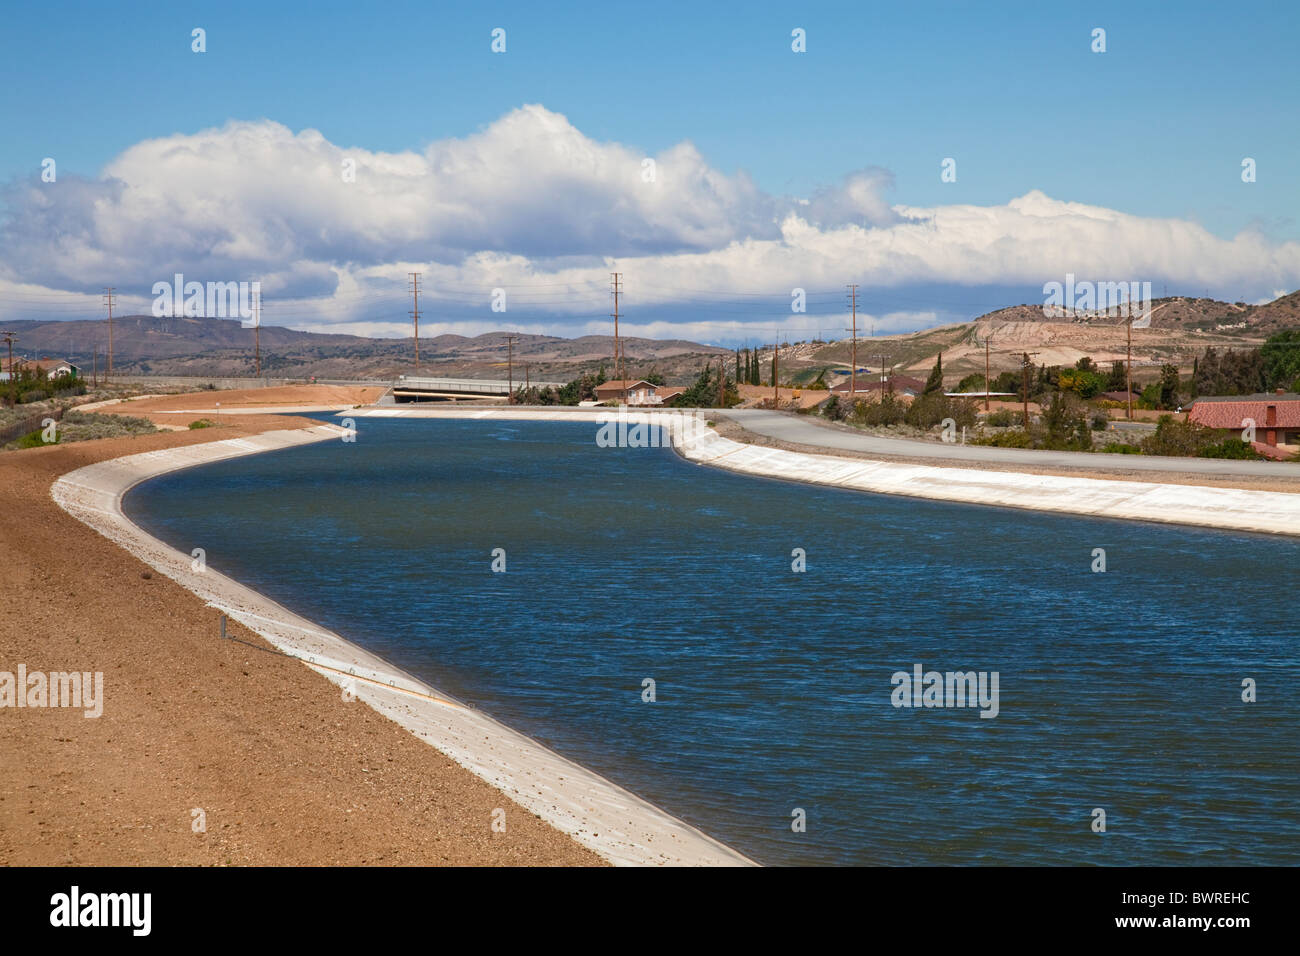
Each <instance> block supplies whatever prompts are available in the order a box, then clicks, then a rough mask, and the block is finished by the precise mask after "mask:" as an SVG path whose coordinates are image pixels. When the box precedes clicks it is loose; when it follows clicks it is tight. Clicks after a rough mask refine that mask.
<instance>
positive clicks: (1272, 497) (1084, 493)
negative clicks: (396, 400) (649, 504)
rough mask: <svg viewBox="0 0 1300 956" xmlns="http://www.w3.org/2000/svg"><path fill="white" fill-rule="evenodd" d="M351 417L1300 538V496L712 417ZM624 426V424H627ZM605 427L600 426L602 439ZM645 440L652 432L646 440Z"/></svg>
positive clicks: (881, 490)
mask: <svg viewBox="0 0 1300 956" xmlns="http://www.w3.org/2000/svg"><path fill="white" fill-rule="evenodd" d="M343 414H344V415H345V416H347V417H350V418H352V419H353V420H359V419H364V418H453V419H455V418H461V419H464V418H472V419H484V418H497V419H510V420H520V421H527V420H536V421H570V422H572V421H584V422H592V423H597V424H598V425H603V424H604V423H607V422H610V421H611V420H612V421H613V422H615V423H617V422H619V421H626V423H627V426H628V428H629V429H631V428H634V427H635V426H637V425H647V424H655V425H660V426H663V427H664V428H665V429H667V430H668V431H669V432H670V433H671V434H672V437H673V441H672V445H673V447H674V448H675V449H676V450H677V451H678V452H679V453H680V454H681V455H682V456H683V457H684V458H686V459H687V460H689V461H693V462H696V463H699V464H706V465H713V466H714V467H717V468H725V469H727V470H729V471H736V472H741V473H743V474H748V475H758V476H760V477H765V478H780V479H784V480H788V481H799V482H804V483H810V484H821V485H829V486H832V487H837V488H852V489H855V490H858V491H870V492H875V493H878V494H888V495H904V496H908V497H914V498H929V499H933V500H936V501H951V502H957V503H961V504H976V505H990V506H994V507H1003V508H1019V509H1027V510H1031V511H1050V512H1056V513H1060V514H1072V515H1082V516H1084V517H1090V518H1118V519H1124V520H1129V521H1154V522H1159V523H1163V524H1181V525H1196V526H1199V527H1205V528H1215V529H1218V530H1222V531H1251V532H1262V533H1266V534H1285V535H1300V494H1288V493H1285V492H1271V491H1252V490H1247V489H1240V488H1221V487H1213V486H1206V485H1175V484H1161V483H1159V482H1153V481H1120V480H1118V479H1113V478H1075V477H1069V476H1064V475H1034V474H1028V473H1025V472H1016V471H994V470H982V469H978V468H959V467H946V466H941V465H909V464H903V463H900V462H891V461H875V460H870V459H863V458H844V457H839V456H836V455H833V454H829V453H828V454H825V455H822V454H810V453H807V452H798V451H787V450H785V449H781V448H770V447H766V446H762V445H749V444H745V443H743V442H738V441H733V440H732V439H729V438H724V437H722V436H721V435H719V434H717V432H716V431H714V430H713V429H712V428H708V427H706V426H705V421H706V420H707V411H700V412H695V411H691V410H685V411H669V410H664V411H642V412H624V413H622V414H616V413H614V412H613V411H612V410H610V409H581V410H572V411H570V410H567V409H566V410H565V411H549V410H545V409H533V408H515V409H512V408H493V409H481V408H480V409H470V408H462V409H435V408H428V407H425V406H369V407H366V408H358V409H352V410H349V411H347V412H345V413H343ZM620 427H621V426H620ZM597 433H598V429H592V438H593V441H595V440H596V435H597ZM639 437H640V438H641V439H642V442H641V443H642V444H644V438H645V436H644V435H641V436H639Z"/></svg>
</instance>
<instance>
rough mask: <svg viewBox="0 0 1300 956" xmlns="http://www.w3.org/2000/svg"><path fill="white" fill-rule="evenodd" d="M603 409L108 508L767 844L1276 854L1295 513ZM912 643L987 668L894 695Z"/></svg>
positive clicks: (1066, 857) (318, 455)
mask: <svg viewBox="0 0 1300 956" xmlns="http://www.w3.org/2000/svg"><path fill="white" fill-rule="evenodd" d="M597 427H598V426H596V425H595V424H591V423H572V422H556V423H541V422H500V421H496V422H485V421H448V420H441V421H440V420H415V421H410V420H408V421H400V420H385V419H361V420H359V432H358V435H357V441H356V442H355V443H351V444H349V443H344V442H328V443H324V444H315V445H308V446H304V447H299V448H293V449H288V450H285V451H280V452H276V453H273V454H267V455H259V456H254V457H250V458H241V459H236V460H232V461H225V462H218V463H214V464H211V465H205V466H202V467H199V468H194V469H191V470H188V471H183V472H178V473H175V474H171V475H166V476H162V477H160V478H157V479H154V480H152V481H149V482H146V483H145V484H143V485H141V486H138V487H137V488H136V489H135V490H133V491H132V492H131V493H130V494H129V495H128V497H127V499H126V503H125V505H126V511H127V513H128V514H129V515H130V516H131V517H132V519H133V520H135V521H136V522H137V523H139V524H140V525H141V526H143V527H145V528H146V529H148V530H149V531H150V532H152V533H153V534H155V535H157V536H158V537H160V538H162V539H163V540H165V541H168V542H169V543H171V544H172V545H174V546H175V547H177V548H179V549H180V550H182V551H184V552H187V553H188V552H189V551H190V550H192V549H193V548H195V547H202V548H204V549H205V550H206V552H207V560H208V563H209V565H210V566H211V567H213V568H215V569H217V570H219V571H221V572H223V573H225V574H227V575H230V576H231V577H234V578H235V579H237V580H239V581H241V582H243V583H245V584H248V585H249V586H251V587H254V588H256V589H257V590H259V591H261V592H263V593H265V594H267V595H269V596H270V597H272V598H274V599H275V600H277V601H279V602H281V603H282V604H284V605H286V606H287V607H290V608H292V609H293V610H295V611H297V612H299V613H301V614H303V615H304V616H306V617H308V618H310V619H312V620H315V621H317V622H319V623H320V624H322V625H323V626H325V627H328V628H330V629H332V630H335V631H337V632H338V633H340V634H342V635H344V636H345V637H347V638H349V639H351V640H353V641H354V642H356V643H358V644H361V645H363V646H365V647H366V648H368V649H370V650H372V651H374V652H376V653H378V654H379V655H381V656H383V657H385V658H387V659H389V660H391V661H392V662H393V663H395V664H397V665H398V666H400V667H402V668H404V669H406V670H408V671H410V672H411V673H413V674H415V675H417V676H419V677H420V678H422V679H424V680H427V681H428V682H429V683H431V684H433V685H434V686H436V687H439V688H441V689H443V690H445V691H447V692H449V693H451V694H453V695H455V696H457V697H459V698H461V699H462V700H465V701H467V702H469V703H472V704H473V705H475V706H477V707H479V708H481V709H482V710H484V711H486V712H488V713H490V714H492V715H493V716H495V717H497V718H499V719H501V720H502V721H504V722H505V723H507V724H509V725H510V726H512V727H514V728H516V729H518V730H520V731H522V732H524V733H526V734H529V735H530V736H532V737H534V738H535V739H537V740H539V741H541V742H542V743H544V744H546V745H547V746H549V747H551V748H553V749H554V750H556V751H558V752H560V753H562V754H564V755H566V756H568V757H570V758H572V759H574V760H576V761H577V762H579V763H581V764H584V765H586V766H588V767H590V768H592V769H593V770H596V771H597V772H599V773H601V774H603V775H605V776H607V777H609V778H610V779H612V780H614V781H615V782H617V783H619V784H621V785H623V786H625V787H627V788H628V789H630V790H632V791H634V792H636V793H637V794H639V795H641V796H643V797H645V798H646V799H648V800H650V801H651V802H653V803H655V804H657V805H659V806H661V807H663V808H665V809H666V810H668V811H670V812H671V813H673V814H675V815H677V816H679V817H681V818H683V819H685V820H687V821H689V822H691V823H693V824H695V825H697V826H698V827H700V828H701V829H703V830H704V831H705V832H707V833H709V834H711V835H713V836H715V837H717V838H718V839H720V840H722V841H724V842H726V843H728V844H730V845H732V846H734V847H735V848H737V849H739V850H740V851H742V852H744V853H746V854H748V855H750V856H752V857H754V858H755V859H757V860H759V861H760V862H763V863H769V864H810V863H833V864H904V865H906V864H974V863H979V864H1102V865H1112V864H1173V865H1177V864H1184V863H1197V864H1211V865H1213V864H1263V863H1273V864H1291V865H1294V864H1296V863H1300V773H1298V772H1297V771H1298V769H1300V761H1298V760H1297V750H1298V749H1300V747H1298V743H1300V695H1297V693H1296V688H1297V687H1298V686H1300V662H1298V661H1297V654H1296V644H1297V623H1296V622H1297V619H1298V618H1300V598H1298V597H1297V594H1298V591H1297V587H1296V584H1297V579H1298V577H1300V576H1298V575H1297V568H1298V567H1300V541H1296V540H1293V539H1285V538H1271V537H1268V536H1262V535H1248V534H1233V533H1225V532H1218V531H1204V530H1197V529H1192V528H1179V527H1174V526H1161V525H1151V524H1142V523H1137V522H1120V521H1112V520H1104V519H1088V518H1072V517H1064V516H1060V515H1047V514H1036V513H1033V512H1026V511H1016V510H1011V509H999V508H985V507H977V506H969V505H950V504H944V503H939V502H933V501H924V500H920V499H910V498H902V497H889V496H882V495H871V494H863V493H858V492H849V491H841V490H836V489H829V488H819V487H816V486H812V485H800V484H792V483H786V482H779V481H774V480H767V479H761V478H751V477H746V476H741V475H735V474H730V473H727V472H723V471H718V470H715V469H711V468H707V467H702V466H698V465H694V464H691V463H689V462H686V461H684V460H682V459H680V458H678V457H677V455H676V454H675V453H674V452H673V451H672V450H671V449H662V448H636V449H620V448H601V447H598V446H597V445H596V443H595V435H596V429H597ZM497 549H500V550H499V551H498V550H497ZM1096 549H1103V550H1104V558H1105V571H1095V570H1093V569H1094V567H1098V566H1099V562H1098V555H1097V554H1096ZM494 552H495V553H496V556H497V557H496V559H495V560H496V562H497V566H498V567H499V566H500V562H501V560H502V559H503V560H504V562H505V571H504V572H494V571H493V569H492V568H493V563H494ZM801 555H802V563H803V566H804V567H805V570H802V571H800V570H795V569H794V568H796V567H798V566H800V556H801ZM918 665H919V667H920V668H921V672H922V674H923V675H924V674H926V673H927V672H930V671H937V672H939V673H940V674H946V673H947V672H949V671H952V672H963V673H966V672H972V671H974V672H982V673H984V674H985V675H986V677H987V678H988V679H989V683H986V688H988V687H991V678H992V676H993V675H994V674H996V675H997V681H998V684H997V686H998V698H997V714H996V716H995V717H982V716H981V713H992V708H991V707H988V706H985V707H979V706H965V707H961V706H943V707H925V706H920V707H900V706H895V703H896V702H898V701H899V700H900V699H901V697H902V696H903V695H902V692H901V691H898V692H896V688H897V686H898V684H900V683H901V680H896V679H895V676H894V675H896V674H898V673H899V672H902V673H906V674H908V675H909V676H910V675H912V674H913V673H914V672H915V669H916V668H917V666H918ZM651 681H652V682H653V684H651V683H649V682H651ZM1243 682H1247V683H1246V684H1244V683H1243ZM1248 682H1253V684H1254V687H1255V691H1254V695H1255V697H1256V699H1255V700H1254V702H1247V701H1244V700H1243V692H1244V691H1243V687H1244V686H1249V684H1248ZM651 690H653V695H651V693H650V691H651ZM944 690H946V688H944ZM916 694H917V702H921V693H920V689H918V690H917V691H916ZM650 696H653V698H654V699H653V700H647V699H646V698H647V697H650ZM1247 696H1249V695H1247ZM931 699H932V700H936V699H937V700H939V701H944V700H945V697H944V694H943V693H942V692H940V693H939V694H938V695H937V697H935V696H933V695H932V698H931ZM907 700H908V701H909V702H911V701H912V698H911V697H910V696H908V697H907ZM947 702H949V703H954V704H955V703H957V702H958V701H957V700H955V699H952V698H947ZM1097 811H1104V814H1105V831H1104V832H1097V828H1098V826H1099V821H1100V819H1101V818H1100V816H1099V815H1098V813H1097Z"/></svg>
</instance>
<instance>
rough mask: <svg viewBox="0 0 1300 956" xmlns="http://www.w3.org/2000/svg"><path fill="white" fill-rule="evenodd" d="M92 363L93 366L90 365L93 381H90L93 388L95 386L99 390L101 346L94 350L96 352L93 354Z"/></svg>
mask: <svg viewBox="0 0 1300 956" xmlns="http://www.w3.org/2000/svg"><path fill="white" fill-rule="evenodd" d="M90 363H91V364H90V375H91V381H90V384H92V385H93V386H95V387H96V388H98V387H99V346H98V345H96V346H95V348H94V350H93V351H92V352H91V359H90Z"/></svg>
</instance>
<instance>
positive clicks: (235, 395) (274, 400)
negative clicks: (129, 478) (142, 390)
mask: <svg viewBox="0 0 1300 956" xmlns="http://www.w3.org/2000/svg"><path fill="white" fill-rule="evenodd" d="M383 392H384V389H382V388H362V387H357V386H351V385H283V386H279V387H276V388H239V389H228V390H221V391H206V392H185V393H182V394H179V395H150V396H148V397H142V398H132V399H129V400H127V401H124V402H119V403H118V404H116V405H106V406H104V407H103V408H97V409H93V410H92V411H94V412H102V413H103V414H106V415H132V416H134V417H137V418H147V419H149V420H150V421H151V422H153V423H154V424H156V425H181V426H188V425H189V423H190V422H191V421H194V420H195V419H199V418H208V419H211V420H212V421H217V422H232V423H235V424H239V423H245V424H246V423H248V422H249V421H250V420H249V419H241V418H240V417H239V414H238V412H239V409H240V408H274V407H275V406H277V405H284V406H287V407H296V406H301V405H368V404H370V403H371V402H373V401H375V400H376V399H377V398H379V396H380V395H382V394H383ZM217 402H220V403H221V410H220V412H218V411H217V410H216V408H215V405H216V403H217ZM176 410H189V411H192V412H193V413H194V414H193V416H189V415H175V414H165V413H167V412H171V411H176Z"/></svg>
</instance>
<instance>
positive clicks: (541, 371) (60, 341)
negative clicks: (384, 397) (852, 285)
mask: <svg viewBox="0 0 1300 956" xmlns="http://www.w3.org/2000/svg"><path fill="white" fill-rule="evenodd" d="M1153 306H1154V311H1153V313H1152V316H1151V326H1150V328H1147V329H1140V330H1135V331H1134V332H1133V354H1134V364H1135V366H1136V367H1139V368H1145V369H1154V368H1158V367H1159V366H1160V365H1162V364H1164V363H1166V362H1171V363H1173V364H1176V365H1180V366H1184V367H1190V365H1191V362H1192V359H1193V357H1194V356H1196V355H1199V354H1201V353H1202V352H1204V350H1205V347H1206V346H1207V345H1214V346H1216V347H1225V348H1252V347H1255V346H1258V345H1259V344H1260V343H1262V342H1263V340H1264V339H1265V338H1267V337H1268V336H1269V335H1272V334H1273V333H1275V332H1277V331H1279V330H1281V329H1287V328H1300V292H1292V293H1290V294H1288V295H1284V296H1282V297H1280V298H1278V299H1276V300H1274V301H1273V302H1269V303H1266V304H1264V305H1245V304H1244V303H1232V302H1220V301H1218V300H1217V299H1199V298H1191V297H1187V296H1167V297H1164V298H1160V299H1156V300H1154V302H1153ZM7 328H9V329H12V330H13V331H14V332H16V333H17V340H16V342H15V354H17V355H26V356H30V357H39V356H43V355H52V356H58V357H60V358H66V359H70V360H72V361H73V362H77V363H78V364H80V365H83V366H85V367H86V368H87V369H89V367H90V364H91V349H92V348H94V347H96V346H98V348H99V354H100V359H99V362H100V368H101V369H102V368H103V365H104V353H105V351H106V350H107V345H108V326H107V323H106V322H105V321H104V320H103V319H96V320H77V321H68V322H10V323H7ZM1126 332H1127V330H1126V328H1125V322H1124V320H1123V319H1121V318H1118V317H1116V316H1103V315H1098V316H1087V317H1079V316H1075V317H1067V318H1055V319H1051V318H1048V317H1046V316H1044V315H1043V306H1042V304H1041V303H1035V304H1028V305H1014V306H1010V307H1008V308H1004V309H998V310H996V311H994V312H989V313H986V314H984V315H981V316H979V317H978V318H977V319H974V320H973V321H970V322H964V323H959V324H953V325H944V326H936V327H934V328H930V329H922V330H920V331H917V332H911V333H907V334H904V335H878V336H875V337H872V336H866V337H860V338H859V339H858V365H859V366H860V367H871V368H875V369H879V368H880V366H881V365H882V364H883V365H885V366H887V367H895V368H897V369H898V370H900V371H908V372H910V373H912V374H922V373H925V372H927V371H928V370H929V368H930V367H931V366H932V365H933V364H934V357H935V354H936V353H938V352H940V351H942V352H943V355H944V368H945V369H946V370H947V371H948V372H949V373H950V374H951V375H952V376H954V377H960V375H961V374H964V373H968V372H972V371H983V368H984V343H985V341H986V340H989V341H991V343H992V345H991V349H990V356H989V362H990V365H991V367H992V368H993V370H994V371H999V370H1004V369H1008V368H1015V367H1017V363H1018V362H1019V360H1020V356H1021V355H1022V354H1023V353H1025V352H1028V353H1030V355H1031V356H1032V357H1033V360H1034V362H1035V363H1038V364H1046V365H1057V364H1059V365H1072V364H1074V362H1076V361H1077V360H1078V359H1079V358H1081V357H1083V356H1085V355H1086V356H1089V357H1091V358H1092V359H1094V360H1095V361H1098V362H1103V363H1104V362H1111V361H1116V360H1119V359H1122V358H1123V357H1124V355H1125V350H1126V347H1127V341H1126V340H1127V335H1126ZM509 336H510V333H507V332H505V331H501V332H489V333H487V334H485V335H478V336H474V337H468V336H463V335H437V336H430V337H428V338H421V340H420V371H421V372H423V373H425V374H433V375H446V376H455V377H461V378H504V377H505V376H506V374H507V369H506V362H507V356H508V355H509V354H510V346H509ZM261 345H262V371H263V374H264V375H267V376H271V377H276V378H281V377H283V378H306V377H310V376H316V377H317V378H393V377H396V376H397V375H399V374H402V373H409V372H411V371H413V355H414V349H413V343H412V341H411V339H409V338H404V339H372V338H367V337H365V336H360V335H336V334H328V333H320V332H297V331H294V330H292V329H286V328H282V327H280V326H273V325H264V326H263V327H262V330H261ZM623 348H624V354H625V356H626V358H627V366H628V367H627V371H628V374H629V375H632V376H644V375H647V374H649V373H650V372H658V373H659V374H661V375H663V376H664V377H665V379H666V380H667V381H668V383H669V384H672V385H681V384H688V383H689V382H691V381H693V380H694V377H695V375H696V374H697V373H698V372H699V369H700V367H701V366H702V365H703V364H704V363H705V362H707V361H710V360H716V356H718V355H729V354H730V350H728V349H724V348H718V347H716V346H711V345H701V344H700V343H698V342H690V341H686V340H684V339H670V340H658V339H645V338H624V339H623ZM850 351H851V349H850V345H849V342H848V341H847V340H844V339H841V340H839V341H836V342H801V343H791V344H790V345H789V346H788V347H787V346H783V347H782V355H781V362H782V368H783V370H784V371H783V377H785V375H794V376H796V377H797V378H798V379H799V380H800V381H812V380H813V379H815V378H816V377H817V376H818V375H821V374H822V373H825V374H826V375H828V376H830V379H829V380H831V381H834V380H835V377H836V376H837V375H839V374H841V373H843V372H846V371H847V369H848V366H849V356H850ZM613 353H614V342H613V337H612V336H608V335H584V336H581V337H579V338H574V339H566V338H562V337H560V336H554V335H525V334H518V335H516V336H515V342H514V349H513V355H514V362H515V374H516V377H518V378H524V377H525V376H527V377H531V378H532V379H533V380H542V381H569V380H570V379H572V378H575V377H577V376H578V375H580V374H582V373H584V372H589V371H596V370H597V369H599V368H601V367H604V369H605V371H606V374H607V375H610V376H611V377H612V376H613V371H614V370H613ZM770 360H771V347H770V346H768V347H767V349H766V350H765V351H764V353H763V358H762V361H763V363H768V362H770ZM113 361H114V369H115V371H117V372H118V373H119V374H124V375H131V374H136V375H197V376H213V377H219V376H220V377H225V376H247V375H251V374H253V371H254V362H253V331H252V329H246V328H243V327H242V326H241V324H240V323H239V321H238V320H236V319H203V318H155V317H153V316H149V315H128V316H122V317H121V318H115V319H114V320H113ZM764 368H765V369H766V368H767V365H766V364H764ZM766 374H767V373H766V371H765V372H764V375H765V376H766ZM1144 374H1145V373H1144Z"/></svg>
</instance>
